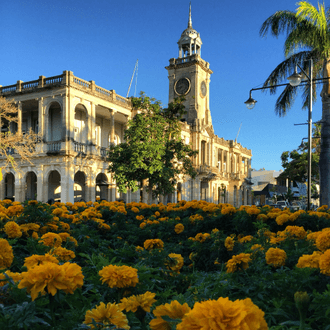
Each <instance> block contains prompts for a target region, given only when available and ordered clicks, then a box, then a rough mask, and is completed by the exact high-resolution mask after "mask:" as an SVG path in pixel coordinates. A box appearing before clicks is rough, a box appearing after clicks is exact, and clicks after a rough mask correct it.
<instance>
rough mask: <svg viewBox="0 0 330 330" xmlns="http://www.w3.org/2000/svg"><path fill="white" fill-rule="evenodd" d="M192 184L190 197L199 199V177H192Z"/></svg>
mask: <svg viewBox="0 0 330 330" xmlns="http://www.w3.org/2000/svg"><path fill="white" fill-rule="evenodd" d="M192 184H193V187H192V196H191V199H192V200H194V199H196V200H198V201H199V200H200V199H201V181H200V179H198V178H197V179H194V180H192Z"/></svg>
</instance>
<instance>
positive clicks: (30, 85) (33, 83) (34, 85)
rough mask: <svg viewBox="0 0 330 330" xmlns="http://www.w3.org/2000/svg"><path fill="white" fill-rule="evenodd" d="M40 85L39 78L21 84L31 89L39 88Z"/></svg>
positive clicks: (22, 86)
mask: <svg viewBox="0 0 330 330" xmlns="http://www.w3.org/2000/svg"><path fill="white" fill-rule="evenodd" d="M38 85H39V80H33V81H28V82H25V83H22V84H21V89H22V90H23V89H30V88H37V87H38Z"/></svg>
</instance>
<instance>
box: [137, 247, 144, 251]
mask: <svg viewBox="0 0 330 330" xmlns="http://www.w3.org/2000/svg"><path fill="white" fill-rule="evenodd" d="M135 251H137V252H142V251H144V248H143V247H142V246H137V247H136V248H135Z"/></svg>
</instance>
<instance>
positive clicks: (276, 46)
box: [0, 0, 322, 170]
mask: <svg viewBox="0 0 330 330" xmlns="http://www.w3.org/2000/svg"><path fill="white" fill-rule="evenodd" d="M310 2H311V3H312V4H314V5H317V1H310ZM296 7H297V5H296V1H290V0H277V1H270V0H244V1H243V0H236V1H223V0H222V1H221V0H203V1H201V0H192V23H193V28H194V29H195V30H197V31H198V32H199V33H200V35H201V39H202V42H203V45H202V49H201V52H202V53H201V55H202V58H203V59H204V60H206V61H208V62H209V63H210V68H211V70H212V71H213V75H212V76H211V84H210V110H211V114H212V119H213V127H214V130H215V133H216V134H217V135H218V136H219V137H223V138H225V139H227V140H232V139H235V138H236V136H237V133H238V131H239V128H240V126H241V129H240V131H239V135H238V138H237V141H238V142H239V143H241V144H242V145H243V146H244V147H246V148H249V149H252V154H253V158H252V167H253V168H255V169H260V168H265V169H267V170H280V169H281V160H280V156H281V153H282V152H283V151H287V150H293V149H294V148H296V147H297V146H298V145H299V144H300V142H301V139H302V138H305V137H307V125H301V126H294V124H297V123H306V122H307V115H308V113H307V111H304V110H301V106H302V102H301V95H302V94H301V93H300V94H298V98H297V100H296V102H295V104H294V106H293V107H292V109H291V110H290V111H289V113H288V115H287V116H285V117H283V118H279V117H277V116H276V115H275V113H274V105H275V101H276V98H277V95H278V94H277V95H275V96H273V95H270V94H269V93H262V92H260V91H256V92H254V93H253V95H252V96H253V97H254V98H255V99H256V100H258V103H257V105H256V106H255V108H254V109H253V110H248V109H247V108H246V107H245V105H244V102H245V101H246V100H247V99H248V97H249V90H250V89H251V88H255V87H260V86H261V84H262V83H263V82H264V80H265V79H266V78H267V76H268V75H269V73H270V72H271V71H272V70H273V69H274V68H275V66H276V65H277V64H278V63H280V62H281V61H282V60H283V59H284V55H283V44H284V37H280V38H278V39H276V38H274V37H272V36H270V35H269V36H268V37H267V38H266V39H265V38H261V37H260V36H259V30H260V27H261V25H262V23H263V22H264V21H265V20H266V19H267V18H268V17H269V16H270V15H272V14H273V13H275V12H276V11H278V10H285V9H287V10H292V11H295V9H296ZM188 11H189V1H188V0H166V1H159V0H158V1H155V0H153V1H151V0H140V1H127V0H121V1H109V0H99V1H97V0H94V1H85V0H80V1H71V0H66V1H63V0H57V1H44V0H30V1H27V0H21V1H19V0H12V1H3V2H2V4H1V6H0V30H1V37H0V38H1V39H0V40H1V42H0V63H1V70H0V85H2V86H6V85H11V84H14V83H16V81H17V80H23V81H30V80H35V79H37V78H38V77H39V76H40V75H43V76H46V77H49V76H55V75H58V74H61V73H62V71H63V70H70V71H73V73H74V74H75V75H76V76H78V77H80V78H82V79H85V80H94V81H95V83H96V84H97V85H99V86H101V87H103V88H107V89H114V90H115V91H116V92H117V93H118V94H120V95H122V96H126V93H127V90H128V87H129V84H130V80H131V76H132V73H133V70H134V66H135V63H136V60H137V59H138V60H139V64H138V76H137V86H136V90H137V94H138V93H139V91H144V92H146V93H147V95H149V96H152V97H155V98H156V99H158V100H160V101H161V102H162V103H163V104H164V105H166V104H167V102H168V78H167V70H166V69H165V66H167V65H168V63H169V59H170V58H173V57H178V45H177V41H178V40H179V38H180V35H181V33H182V32H183V30H184V29H185V28H186V27H187V23H188ZM134 92H135V80H134V82H133V84H132V87H131V92H130V96H131V95H134ZM319 94H320V91H319V92H318V101H317V103H316V104H314V106H313V121H318V120H320V119H321V111H322V104H321V98H320V97H319Z"/></svg>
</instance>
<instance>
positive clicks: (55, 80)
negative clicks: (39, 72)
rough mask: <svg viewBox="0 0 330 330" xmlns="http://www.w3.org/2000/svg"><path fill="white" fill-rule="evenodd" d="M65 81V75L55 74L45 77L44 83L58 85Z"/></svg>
mask: <svg viewBox="0 0 330 330" xmlns="http://www.w3.org/2000/svg"><path fill="white" fill-rule="evenodd" d="M62 81H63V75H60V76H55V77H49V78H45V79H44V85H48V86H49V85H56V84H61V83H62Z"/></svg>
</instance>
